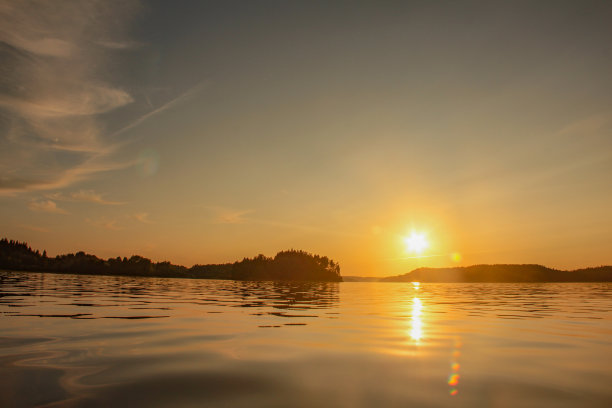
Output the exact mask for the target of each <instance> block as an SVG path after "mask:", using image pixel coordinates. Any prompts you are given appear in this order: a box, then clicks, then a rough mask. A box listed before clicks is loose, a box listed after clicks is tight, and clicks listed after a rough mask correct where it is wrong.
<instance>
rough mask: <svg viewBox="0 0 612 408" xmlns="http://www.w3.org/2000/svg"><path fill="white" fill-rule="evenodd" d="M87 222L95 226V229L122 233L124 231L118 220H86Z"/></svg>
mask: <svg viewBox="0 0 612 408" xmlns="http://www.w3.org/2000/svg"><path fill="white" fill-rule="evenodd" d="M85 222H87V223H88V224H91V225H93V226H94V227H98V228H103V229H107V230H110V231H120V230H122V229H123V227H122V226H121V225H119V221H117V220H106V219H98V220H92V219H90V218H86V219H85Z"/></svg>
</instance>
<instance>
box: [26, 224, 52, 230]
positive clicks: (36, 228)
mask: <svg viewBox="0 0 612 408" xmlns="http://www.w3.org/2000/svg"><path fill="white" fill-rule="evenodd" d="M20 227H21V228H23V229H27V230H30V231H36V232H50V230H49V229H48V228H43V227H36V226H34V225H27V224H22V225H20Z"/></svg>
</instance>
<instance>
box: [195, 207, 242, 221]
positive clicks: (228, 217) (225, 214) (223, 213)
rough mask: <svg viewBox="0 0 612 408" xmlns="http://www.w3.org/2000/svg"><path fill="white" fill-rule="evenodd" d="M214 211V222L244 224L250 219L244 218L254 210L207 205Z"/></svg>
mask: <svg viewBox="0 0 612 408" xmlns="http://www.w3.org/2000/svg"><path fill="white" fill-rule="evenodd" d="M206 208H207V209H208V210H210V211H211V212H212V213H213V222H214V223H216V224H243V223H245V222H247V221H249V219H247V218H244V216H245V215H247V214H250V213H252V212H253V210H234V209H230V208H224V207H206Z"/></svg>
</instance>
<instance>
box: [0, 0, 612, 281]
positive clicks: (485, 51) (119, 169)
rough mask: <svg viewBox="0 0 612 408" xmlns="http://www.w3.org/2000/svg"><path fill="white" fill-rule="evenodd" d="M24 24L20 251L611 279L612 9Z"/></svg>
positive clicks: (20, 19) (5, 171)
mask: <svg viewBox="0 0 612 408" xmlns="http://www.w3.org/2000/svg"><path fill="white" fill-rule="evenodd" d="M3 10H4V15H3V16H2V20H1V21H2V24H0V26H1V27H2V30H1V31H0V36H1V37H2V38H1V39H2V41H3V42H4V43H5V44H7V46H6V47H4V49H3V51H2V53H3V58H2V61H3V62H2V65H3V68H4V69H3V72H6V75H4V78H3V80H2V89H3V92H2V96H1V97H0V115H1V116H0V117H1V118H2V120H1V121H0V129H2V132H1V136H0V170H1V172H0V231H2V233H1V235H3V236H6V237H8V238H11V239H18V240H26V241H28V242H29V243H30V244H31V245H32V246H33V247H34V248H38V249H41V250H42V249H46V250H47V251H48V253H49V254H50V255H55V254H58V253H66V252H75V251H78V250H84V251H86V252H89V253H94V254H96V255H98V256H101V257H110V256H118V255H119V256H130V255H132V254H140V255H143V256H146V257H149V258H152V259H154V260H170V261H172V262H174V263H179V264H183V265H188V266H189V265H192V264H194V263H219V262H232V261H234V260H239V259H242V257H245V256H254V255H257V254H258V253H264V254H266V255H274V254H275V253H276V252H278V251H280V250H283V249H288V248H298V249H304V250H307V251H310V252H315V253H319V254H323V255H327V256H329V257H331V258H333V259H335V260H337V261H339V262H340V264H341V266H342V274H344V275H370V276H386V275H392V274H398V273H404V272H408V271H409V270H411V269H413V268H415V267H419V266H449V265H471V264H479V263H540V264H544V265H547V266H551V267H557V268H562V269H571V268H577V267H582V266H596V265H601V264H611V263H612V258H611V257H612V251H610V245H609V243H610V242H612V212H611V211H610V208H612V177H611V175H612V76H611V75H609V73H610V72H612V49H611V47H612V46H611V44H612V43H611V42H610V38H611V37H612V28H611V26H610V24H609V21H611V20H612V6H611V5H610V4H609V3H606V2H535V3H532V4H495V5H493V4H487V3H484V4H479V5H477V4H475V3H469V2H465V3H464V2H462V3H461V4H452V3H451V4H444V5H443V4H441V3H439V4H438V3H436V4H431V3H422V2H399V3H393V2H389V3H384V4H382V3H371V4H360V5H357V4H350V5H349V4H342V3H331V4H329V3H326V2H324V3H316V2H303V3H294V2H289V3H287V4H274V5H273V6H272V5H271V4H268V3H265V2H262V3H259V2H258V3H253V2H245V3H244V4H243V5H242V6H241V7H234V6H232V7H230V6H229V5H224V4H223V3H221V4H214V3H213V4H212V5H211V4H208V3H202V2H195V4H191V5H189V4H182V5H180V7H179V6H177V5H176V4H173V3H172V2H162V3H161V4H157V3H154V2H141V3H137V2H129V1H126V2H118V3H117V4H116V5H114V6H113V7H109V8H108V9H104V8H100V7H95V3H94V2H88V1H83V2H82V3H81V7H77V8H75V7H68V6H66V7H64V6H62V3H61V2H59V3H54V4H53V5H51V4H46V3H43V5H42V6H41V5H38V6H36V7H34V6H31V5H30V3H28V2H19V3H14V2H8V3H7V5H6V6H5V7H3ZM51 17H52V18H51ZM413 230H414V231H417V232H420V233H423V234H425V235H426V237H427V240H428V242H429V246H428V248H427V249H426V250H425V251H424V252H423V253H422V254H421V255H422V256H421V257H417V258H415V257H414V256H415V254H410V253H407V252H406V250H405V243H404V238H405V237H406V236H407V235H409V234H410V232H411V231H413ZM453 254H460V256H457V255H455V256H454V257H453Z"/></svg>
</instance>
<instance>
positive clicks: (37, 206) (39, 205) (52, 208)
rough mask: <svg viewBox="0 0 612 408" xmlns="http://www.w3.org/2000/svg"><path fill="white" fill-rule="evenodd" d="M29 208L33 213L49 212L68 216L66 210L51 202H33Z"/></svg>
mask: <svg viewBox="0 0 612 408" xmlns="http://www.w3.org/2000/svg"><path fill="white" fill-rule="evenodd" d="M28 208H29V209H30V210H32V211H37V212H47V213H53V214H68V212H67V211H66V210H63V209H61V208H59V207H58V206H57V204H56V203H55V202H54V201H51V200H38V201H31V202H30V204H28Z"/></svg>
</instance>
